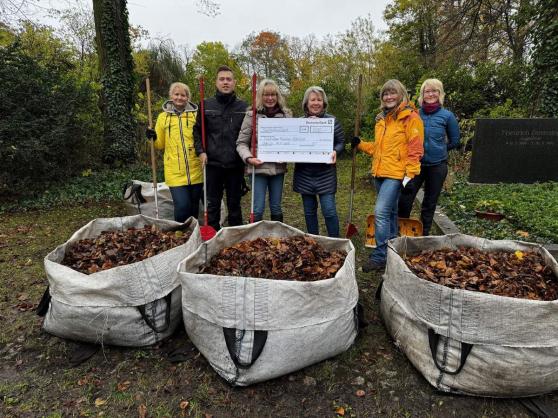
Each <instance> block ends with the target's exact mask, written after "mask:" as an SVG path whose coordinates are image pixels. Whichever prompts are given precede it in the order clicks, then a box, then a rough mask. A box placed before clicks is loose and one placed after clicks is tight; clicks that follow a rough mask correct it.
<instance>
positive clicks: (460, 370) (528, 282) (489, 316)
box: [380, 234, 558, 397]
mask: <svg viewBox="0 0 558 418" xmlns="http://www.w3.org/2000/svg"><path fill="white" fill-rule="evenodd" d="M435 254H437V255H435ZM440 254H441V256H440ZM419 276H422V277H424V278H421V277H419ZM557 277H558V263H557V262H556V260H555V259H554V258H553V257H552V256H551V255H550V253H549V252H548V251H547V250H546V249H544V248H543V247H541V246H539V245H536V244H531V243H525V242H519V241H490V240H486V239H483V238H478V237H472V236H468V235H462V234H452V235H446V236H439V237H421V238H410V237H401V238H397V239H395V240H392V241H390V243H389V251H388V257H387V266H386V273H385V275H384V281H383V285H382V289H381V305H380V308H381V313H382V317H383V319H384V322H385V324H386V327H387V329H388V331H389V333H390V334H391V336H392V337H393V339H394V340H395V344H396V345H397V346H398V347H399V348H401V350H403V352H404V353H405V354H406V356H407V358H408V359H409V360H410V361H411V363H413V365H414V366H415V367H416V368H417V369H418V370H419V371H420V372H421V373H422V374H423V376H424V377H425V378H426V380H428V382H430V384H432V385H433V386H435V387H436V388H437V389H438V390H441V391H444V392H452V393H460V394H467V395H476V396H491V397H522V396H532V395H538V394H542V393H545V392H551V391H554V390H557V389H558V321H557V318H558V300H556V289H557V288H558V286H557V283H556V281H557V280H558V279H557ZM536 299H538V300H536Z"/></svg>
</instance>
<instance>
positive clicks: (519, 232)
mask: <svg viewBox="0 0 558 418" xmlns="http://www.w3.org/2000/svg"><path fill="white" fill-rule="evenodd" d="M515 233H516V234H517V235H519V236H520V237H523V238H527V237H528V236H529V232H527V231H522V230H520V229H518V230H517V231H515Z"/></svg>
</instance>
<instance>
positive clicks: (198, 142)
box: [193, 102, 205, 156]
mask: <svg viewBox="0 0 558 418" xmlns="http://www.w3.org/2000/svg"><path fill="white" fill-rule="evenodd" d="M204 105H205V102H204ZM193 132H194V147H195V148H196V155H198V156H199V155H200V154H201V153H203V152H204V150H203V146H202V136H201V104H200V105H199V106H198V113H197V115H196V123H195V124H194V130H193Z"/></svg>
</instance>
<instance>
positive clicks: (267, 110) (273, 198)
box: [236, 79, 292, 222]
mask: <svg viewBox="0 0 558 418" xmlns="http://www.w3.org/2000/svg"><path fill="white" fill-rule="evenodd" d="M256 112H257V115H256V116H257V118H290V117H292V113H291V111H290V110H289V109H288V108H287V107H286V105H285V98H284V97H283V95H282V94H281V92H280V91H279V87H278V86H277V83H276V82H275V81H273V80H269V79H264V80H262V81H261V82H260V84H259V86H258V90H257V93H256ZM251 146H252V110H251V109H249V110H248V112H247V113H246V116H245V117H244V121H243V122H242V128H240V134H239V135H238V140H237V141H236V150H237V152H238V154H239V155H240V158H242V160H243V161H244V162H245V163H246V172H247V174H251V173H252V168H251V167H249V166H254V167H255V170H256V172H255V180H254V219H255V220H256V221H261V220H262V219H263V214H264V211H265V195H266V192H267V190H269V211H270V213H271V220H272V221H280V222H283V210H282V208H281V200H282V197H283V181H284V178H285V172H286V171H287V164H286V163H271V162H268V163H264V162H263V161H261V160H260V159H258V158H257V157H254V153H253V151H252V150H251Z"/></svg>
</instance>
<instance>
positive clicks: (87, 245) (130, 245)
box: [62, 225, 191, 274]
mask: <svg viewBox="0 0 558 418" xmlns="http://www.w3.org/2000/svg"><path fill="white" fill-rule="evenodd" d="M176 232H178V231H167V232H163V231H159V230H158V229H157V227H156V226H155V225H146V226H144V227H143V228H129V229H127V230H126V231H103V232H101V234H100V235H99V236H98V237H96V238H88V239H82V240H79V241H77V242H74V243H73V244H72V246H71V247H70V248H68V249H66V254H65V255H64V259H63V260H62V264H63V265H65V266H68V267H70V268H72V269H74V270H76V271H79V272H81V273H84V274H92V273H96V272H98V271H101V270H108V269H110V268H113V267H118V266H123V265H127V264H132V263H135V262H138V261H142V260H145V259H146V258H148V257H152V256H154V255H156V254H159V253H162V252H164V251H167V250H170V249H171V248H174V247H177V246H179V245H182V244H184V243H185V242H186V241H188V239H189V238H190V235H191V233H190V232H183V233H182V234H176Z"/></svg>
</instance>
